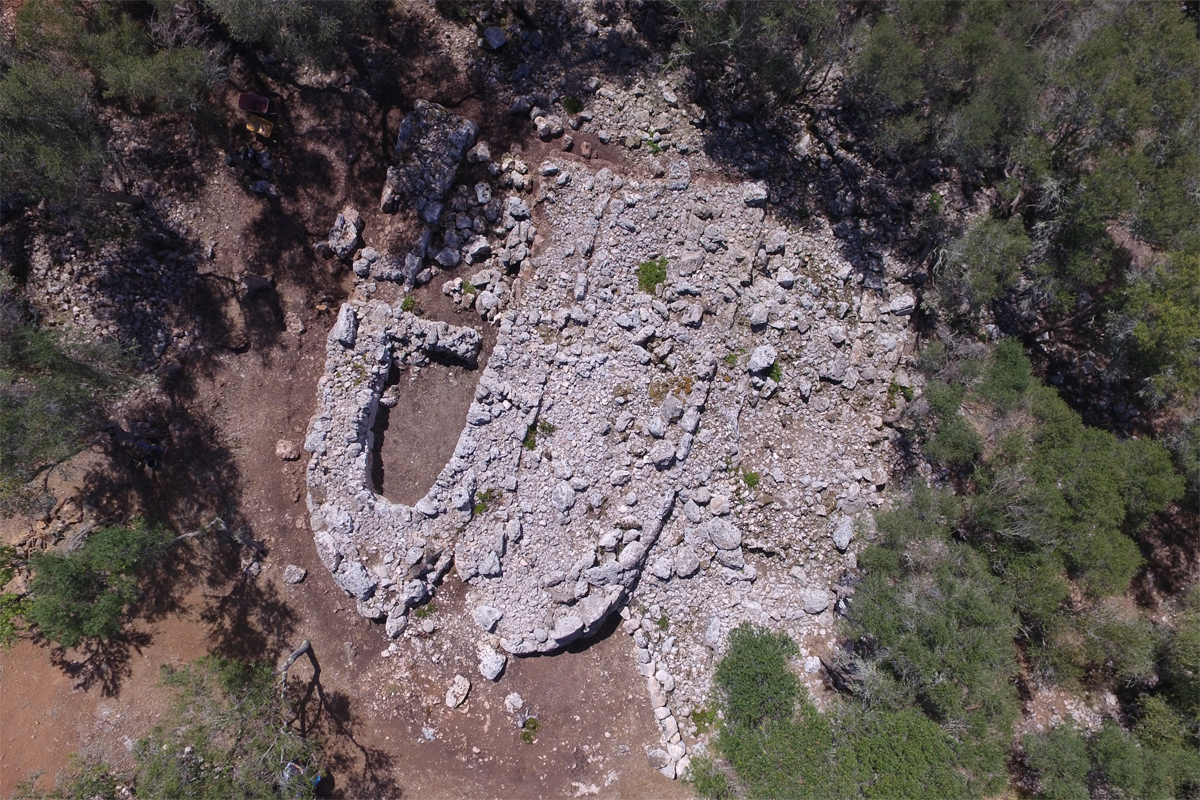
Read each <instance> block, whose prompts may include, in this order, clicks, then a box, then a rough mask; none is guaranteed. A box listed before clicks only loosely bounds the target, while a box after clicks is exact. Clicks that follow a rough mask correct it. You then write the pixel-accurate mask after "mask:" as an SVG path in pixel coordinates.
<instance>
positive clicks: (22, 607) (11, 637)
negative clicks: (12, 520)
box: [0, 544, 27, 650]
mask: <svg viewBox="0 0 1200 800" xmlns="http://www.w3.org/2000/svg"><path fill="white" fill-rule="evenodd" d="M16 563H17V550H16V548H15V547H13V546H12V545H8V544H0V650H7V649H8V648H9V647H12V645H13V643H14V642H16V641H17V636H18V635H19V634H20V627H19V622H18V620H19V619H20V618H21V617H23V616H24V615H25V612H26V611H27V604H26V602H25V599H24V598H22V597H21V596H20V595H18V594H14V593H13V592H5V591H3V589H4V587H5V586H7V585H8V583H9V581H11V580H12V579H13V576H14V575H15V574H16Z"/></svg>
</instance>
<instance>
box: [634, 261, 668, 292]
mask: <svg viewBox="0 0 1200 800" xmlns="http://www.w3.org/2000/svg"><path fill="white" fill-rule="evenodd" d="M637 279H638V288H639V289H641V290H642V291H643V292H645V293H646V294H654V290H655V289H657V288H658V285H659V284H660V283H662V282H663V281H665V280H666V279H667V257H666V256H663V257H661V258H657V259H651V260H650V261H643V262H642V263H641V264H638V268H637Z"/></svg>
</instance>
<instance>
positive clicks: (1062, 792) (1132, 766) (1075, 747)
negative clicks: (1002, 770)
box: [1024, 721, 1200, 800]
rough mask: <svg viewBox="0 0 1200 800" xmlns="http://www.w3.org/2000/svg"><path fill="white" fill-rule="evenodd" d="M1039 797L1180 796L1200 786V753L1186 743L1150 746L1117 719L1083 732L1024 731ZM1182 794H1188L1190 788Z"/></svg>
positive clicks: (1070, 729)
mask: <svg viewBox="0 0 1200 800" xmlns="http://www.w3.org/2000/svg"><path fill="white" fill-rule="evenodd" d="M1024 745H1025V751H1026V763H1027V764H1028V765H1029V766H1030V767H1031V768H1032V769H1033V770H1035V772H1036V774H1037V778H1038V784H1039V788H1040V790H1041V791H1040V792H1039V793H1038V796H1039V797H1048V798H1081V800H1082V799H1083V798H1089V797H1179V796H1181V794H1180V792H1181V790H1184V787H1190V788H1191V790H1194V789H1196V788H1200V753H1197V751H1196V750H1195V749H1194V748H1192V747H1188V746H1186V745H1182V746H1181V745H1180V744H1177V743H1174V742H1172V743H1170V744H1167V743H1158V744H1157V746H1154V747H1147V746H1146V745H1145V743H1144V742H1142V741H1140V739H1139V738H1136V737H1132V736H1130V735H1129V734H1128V733H1127V732H1126V731H1124V730H1123V729H1122V728H1121V727H1120V726H1118V725H1117V724H1116V723H1114V722H1112V721H1108V722H1105V723H1104V726H1103V727H1101V728H1100V730H1098V731H1096V732H1095V733H1093V734H1091V735H1090V736H1086V737H1085V736H1084V734H1082V733H1080V732H1079V731H1078V730H1076V729H1075V728H1073V727H1068V726H1064V727H1060V728H1057V729H1055V730H1053V731H1049V732H1047V733H1042V734H1036V735H1031V736H1027V737H1025V741H1024ZM1182 796H1187V790H1184V791H1183V795H1182Z"/></svg>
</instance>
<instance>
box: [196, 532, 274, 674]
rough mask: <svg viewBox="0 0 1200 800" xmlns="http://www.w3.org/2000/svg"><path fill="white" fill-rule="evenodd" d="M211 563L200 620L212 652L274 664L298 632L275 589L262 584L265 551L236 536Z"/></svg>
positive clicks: (207, 572)
mask: <svg viewBox="0 0 1200 800" xmlns="http://www.w3.org/2000/svg"><path fill="white" fill-rule="evenodd" d="M234 542H235V543H222V544H221V546H219V547H218V548H216V549H215V550H214V551H213V552H212V553H211V555H210V557H209V559H208V564H207V568H206V571H205V583H206V584H207V586H208V587H209V591H206V592H205V598H206V600H205V605H204V608H203V609H202V610H201V612H200V619H201V620H202V621H203V622H204V623H205V624H206V625H208V626H209V627H210V631H209V634H208V639H209V643H210V645H209V651H210V652H212V653H215V654H216V655H220V656H223V657H225V658H238V659H243V660H250V661H260V660H263V659H268V660H273V659H276V658H278V657H279V655H280V653H282V652H283V650H284V649H285V648H286V647H287V643H288V640H289V639H290V638H291V636H292V635H293V634H294V633H295V629H296V614H295V612H294V611H292V609H291V607H290V606H289V605H288V604H287V602H286V601H285V600H284V599H283V598H282V597H280V595H279V592H278V591H277V590H276V589H275V587H274V585H273V584H271V583H269V582H266V581H262V580H259V578H258V574H257V573H258V569H257V565H258V560H257V559H258V557H259V555H261V554H262V553H263V552H265V550H260V549H259V548H261V545H259V546H258V547H257V548H256V547H255V545H254V544H253V543H246V542H244V540H242V539H240V538H239V537H238V536H237V535H236V534H235V536H234Z"/></svg>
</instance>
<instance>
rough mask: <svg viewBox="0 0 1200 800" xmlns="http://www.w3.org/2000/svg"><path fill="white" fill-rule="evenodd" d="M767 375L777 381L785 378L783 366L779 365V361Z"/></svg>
mask: <svg viewBox="0 0 1200 800" xmlns="http://www.w3.org/2000/svg"><path fill="white" fill-rule="evenodd" d="M767 377H768V378H770V379H771V380H773V381H775V382H776V383H779V382H780V381H782V380H783V367H781V366H779V362H778V361H776V362H775V363H774V364H772V365H771V369H770V371H768V372H767Z"/></svg>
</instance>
